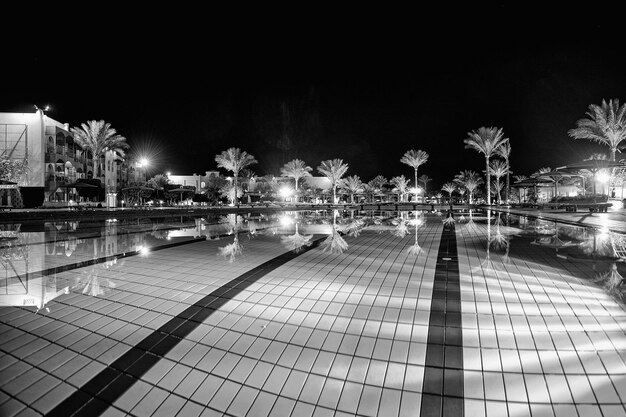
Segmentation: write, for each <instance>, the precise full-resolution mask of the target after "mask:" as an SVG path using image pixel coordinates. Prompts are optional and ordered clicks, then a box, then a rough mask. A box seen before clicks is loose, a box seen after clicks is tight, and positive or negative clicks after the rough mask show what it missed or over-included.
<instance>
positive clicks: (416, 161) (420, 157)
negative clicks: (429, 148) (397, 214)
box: [400, 149, 428, 199]
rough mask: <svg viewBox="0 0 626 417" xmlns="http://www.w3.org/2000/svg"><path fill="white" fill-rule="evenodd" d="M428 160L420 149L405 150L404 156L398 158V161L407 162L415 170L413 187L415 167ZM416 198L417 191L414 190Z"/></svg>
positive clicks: (426, 155)
mask: <svg viewBox="0 0 626 417" xmlns="http://www.w3.org/2000/svg"><path fill="white" fill-rule="evenodd" d="M426 161H428V154H427V153H426V152H424V151H422V150H418V151H415V150H413V149H411V150H408V151H406V153H405V154H404V156H403V157H402V158H401V159H400V162H402V163H403V164H407V165H408V166H410V167H411V168H413V170H414V171H415V188H416V189H417V168H419V167H420V165H423V164H425V163H426ZM415 194H416V196H415V197H416V199H417V191H416V193H415Z"/></svg>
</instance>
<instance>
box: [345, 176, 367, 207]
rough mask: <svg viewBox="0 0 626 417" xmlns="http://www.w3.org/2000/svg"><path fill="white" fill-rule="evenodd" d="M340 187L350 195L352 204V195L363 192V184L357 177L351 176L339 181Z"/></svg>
mask: <svg viewBox="0 0 626 417" xmlns="http://www.w3.org/2000/svg"><path fill="white" fill-rule="evenodd" d="M341 187H342V188H344V189H345V190H346V191H347V192H348V193H349V194H350V202H351V203H352V204H354V194H356V193H362V192H363V182H362V181H361V178H359V176H358V175H352V176H351V177H346V178H344V179H343V180H341Z"/></svg>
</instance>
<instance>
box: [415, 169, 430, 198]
mask: <svg viewBox="0 0 626 417" xmlns="http://www.w3.org/2000/svg"><path fill="white" fill-rule="evenodd" d="M418 180H419V182H421V183H422V184H424V195H426V184H428V183H429V182H430V181H432V180H433V179H432V178H430V177H429V176H428V175H426V174H424V175H420V177H419V178H418Z"/></svg>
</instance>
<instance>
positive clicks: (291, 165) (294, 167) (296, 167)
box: [280, 159, 313, 198]
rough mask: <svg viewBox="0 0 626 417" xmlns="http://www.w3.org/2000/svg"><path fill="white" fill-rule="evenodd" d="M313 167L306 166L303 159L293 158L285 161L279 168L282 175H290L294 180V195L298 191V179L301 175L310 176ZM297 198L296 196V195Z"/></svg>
mask: <svg viewBox="0 0 626 417" xmlns="http://www.w3.org/2000/svg"><path fill="white" fill-rule="evenodd" d="M311 171H313V168H311V167H310V166H307V164H305V163H304V161H301V160H299V159H294V160H293V161H289V162H287V163H286V164H285V165H284V166H283V167H282V168H281V169H280V174H281V175H282V176H283V177H291V178H293V179H295V181H296V195H297V193H298V180H299V179H300V178H303V177H310V176H311ZM296 198H297V197H296Z"/></svg>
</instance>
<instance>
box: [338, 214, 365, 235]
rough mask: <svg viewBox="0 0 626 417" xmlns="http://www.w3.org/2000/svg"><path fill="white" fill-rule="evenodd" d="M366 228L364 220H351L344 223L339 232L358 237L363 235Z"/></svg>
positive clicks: (339, 227) (339, 226)
mask: <svg viewBox="0 0 626 417" xmlns="http://www.w3.org/2000/svg"><path fill="white" fill-rule="evenodd" d="M364 226H365V221H363V219H354V218H353V219H350V220H349V221H347V222H346V223H342V224H340V225H338V226H337V230H338V231H339V232H340V233H342V234H346V235H349V236H352V237H358V236H359V235H360V234H361V230H363V227H364Z"/></svg>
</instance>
